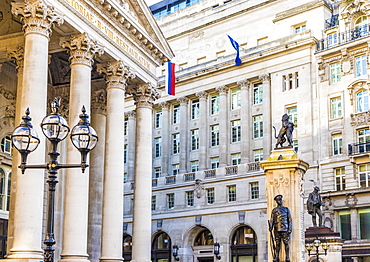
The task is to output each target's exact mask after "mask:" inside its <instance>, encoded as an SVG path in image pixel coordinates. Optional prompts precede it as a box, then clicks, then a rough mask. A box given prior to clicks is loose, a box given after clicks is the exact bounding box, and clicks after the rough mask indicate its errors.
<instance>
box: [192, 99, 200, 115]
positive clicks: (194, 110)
mask: <svg viewBox="0 0 370 262" xmlns="http://www.w3.org/2000/svg"><path fill="white" fill-rule="evenodd" d="M198 118H199V99H196V100H193V101H191V119H198Z"/></svg>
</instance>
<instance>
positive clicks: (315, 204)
mask: <svg viewBox="0 0 370 262" xmlns="http://www.w3.org/2000/svg"><path fill="white" fill-rule="evenodd" d="M319 191H320V188H319V187H318V186H315V187H314V188H313V191H312V192H311V193H310V194H309V195H308V199H307V211H308V214H310V215H311V216H312V224H313V226H314V227H317V223H316V215H317V216H318V217H319V227H322V212H321V206H322V205H323V203H322V200H321V196H320V194H319Z"/></svg>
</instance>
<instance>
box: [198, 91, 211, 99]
mask: <svg viewBox="0 0 370 262" xmlns="http://www.w3.org/2000/svg"><path fill="white" fill-rule="evenodd" d="M196 96H197V97H199V99H201V100H206V99H207V97H208V93H207V92H205V91H200V92H198V93H196Z"/></svg>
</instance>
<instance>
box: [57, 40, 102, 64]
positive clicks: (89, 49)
mask: <svg viewBox="0 0 370 262" xmlns="http://www.w3.org/2000/svg"><path fill="white" fill-rule="evenodd" d="M59 44H60V46H62V47H63V48H67V49H68V52H69V54H70V57H69V61H70V63H71V65H73V64H85V65H88V66H90V67H91V66H92V64H93V63H94V57H95V56H96V54H98V55H102V54H103V52H104V51H103V46H102V45H100V44H98V43H97V41H96V40H95V39H93V38H92V37H90V36H89V35H88V34H87V33H82V34H79V35H72V36H71V37H70V38H66V37H63V38H61V39H60V42H59Z"/></svg>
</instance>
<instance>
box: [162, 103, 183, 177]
mask: <svg viewBox="0 0 370 262" xmlns="http://www.w3.org/2000/svg"><path fill="white" fill-rule="evenodd" d="M159 105H160V106H161V107H162V131H161V134H162V156H161V160H162V161H161V162H162V170H161V171H162V174H161V176H167V175H168V170H169V169H168V168H169V159H170V154H171V150H170V149H171V146H170V145H171V143H170V135H171V130H170V121H169V119H170V111H169V110H170V104H169V103H168V102H161V103H160V104H159ZM180 121H181V119H180Z"/></svg>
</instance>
